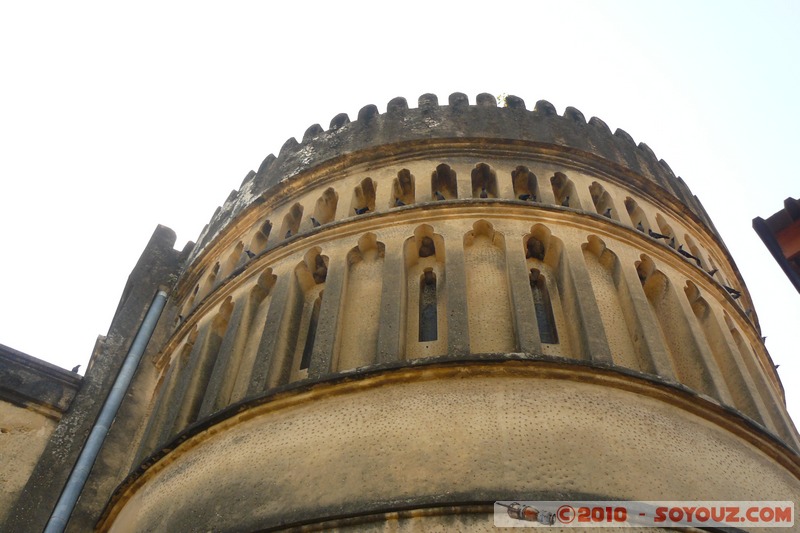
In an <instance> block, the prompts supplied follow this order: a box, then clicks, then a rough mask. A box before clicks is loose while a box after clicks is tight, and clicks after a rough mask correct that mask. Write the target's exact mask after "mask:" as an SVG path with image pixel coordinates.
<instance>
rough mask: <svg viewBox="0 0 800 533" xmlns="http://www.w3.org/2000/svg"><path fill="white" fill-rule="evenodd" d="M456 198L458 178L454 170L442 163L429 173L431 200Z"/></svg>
mask: <svg viewBox="0 0 800 533" xmlns="http://www.w3.org/2000/svg"><path fill="white" fill-rule="evenodd" d="M456 198H458V180H457V178H456V172H455V170H453V169H451V168H450V166H449V165H445V164H444V163H442V164H441V165H439V166H437V167H436V170H435V171H434V172H433V174H431V200H454V199H456Z"/></svg>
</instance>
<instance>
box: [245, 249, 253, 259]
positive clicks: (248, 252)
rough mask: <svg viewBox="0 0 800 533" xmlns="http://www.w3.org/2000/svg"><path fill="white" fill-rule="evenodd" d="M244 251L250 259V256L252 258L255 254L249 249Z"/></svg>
mask: <svg viewBox="0 0 800 533" xmlns="http://www.w3.org/2000/svg"><path fill="white" fill-rule="evenodd" d="M244 253H246V254H247V257H249V258H250V259H252V258H254V257H255V256H256V254H254V253H253V252H251V251H250V250H245V251H244Z"/></svg>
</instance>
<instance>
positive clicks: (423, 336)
mask: <svg viewBox="0 0 800 533" xmlns="http://www.w3.org/2000/svg"><path fill="white" fill-rule="evenodd" d="M436 303H437V302H436V273H435V272H434V271H433V269H430V268H426V269H425V271H424V272H423V273H422V277H421V278H420V287H419V342H429V341H435V340H436V339H437V338H439V331H438V314H437V309H436Z"/></svg>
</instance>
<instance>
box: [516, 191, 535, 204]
mask: <svg viewBox="0 0 800 533" xmlns="http://www.w3.org/2000/svg"><path fill="white" fill-rule="evenodd" d="M517 198H519V199H520V200H522V201H523V202H535V201H536V195H535V194H530V193H527V194H520V195H519V196H517Z"/></svg>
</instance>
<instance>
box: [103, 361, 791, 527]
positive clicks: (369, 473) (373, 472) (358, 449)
mask: <svg viewBox="0 0 800 533" xmlns="http://www.w3.org/2000/svg"><path fill="white" fill-rule="evenodd" d="M754 437H755V438H754ZM798 473H800V469H798V465H797V464H796V462H794V461H793V458H792V454H791V453H790V452H789V451H788V450H787V449H785V448H781V447H779V446H774V444H772V443H770V442H769V439H763V438H760V437H757V436H755V435H754V434H753V433H751V432H750V431H749V428H747V425H746V424H742V423H741V421H736V420H734V419H731V418H730V417H729V415H728V413H726V412H725V411H724V410H722V409H719V408H717V407H715V406H714V404H713V403H712V402H707V401H704V400H702V399H700V398H696V397H695V398H693V397H691V395H687V394H685V393H676V392H675V391H671V390H668V389H665V388H663V387H660V386H659V385H658V384H657V383H654V382H649V381H646V380H641V379H638V378H634V377H632V376H626V375H620V374H618V373H615V372H611V371H608V370H602V369H599V368H595V367H592V366H591V365H570V364H563V363H559V362H553V361H550V362H542V361H540V362H535V361H530V360H527V361H526V360H517V361H511V360H506V361H503V360H501V359H495V360H494V361H489V360H484V361H475V360H473V361H462V362H461V363H459V364H453V363H450V364H448V363H439V364H424V363H421V364H419V365H414V366H407V367H401V368H396V369H393V370H384V371H380V372H375V373H372V374H371V375H366V376H363V377H361V378H359V377H355V376H354V377H352V378H350V379H344V380H338V381H333V382H328V383H322V384H319V385H317V386H311V387H298V388H297V389H296V390H293V391H287V392H285V393H282V394H279V395H276V396H274V397H272V398H269V400H268V401H264V402H263V403H260V404H259V405H251V406H250V408H249V409H247V410H243V411H241V412H240V413H239V414H233V415H232V416H230V417H227V418H225V419H224V420H220V421H219V422H218V423H217V424H215V425H212V426H209V427H207V428H205V430H204V431H200V432H198V433H197V434H196V435H194V436H193V437H191V438H190V439H188V440H186V441H185V442H183V443H182V444H181V445H180V446H178V447H177V448H176V449H174V450H173V451H172V452H171V453H170V455H169V456H168V457H167V458H165V460H162V461H161V462H159V463H157V464H155V465H154V466H153V467H152V468H151V469H150V470H149V471H148V472H147V473H146V474H145V475H143V476H142V477H141V478H139V479H137V480H135V481H133V482H132V483H131V484H130V485H129V486H127V487H126V488H125V489H126V490H124V491H123V492H121V493H120V494H119V496H118V497H119V500H118V502H116V503H117V505H115V506H113V507H112V509H113V511H112V514H110V515H109V516H107V517H106V519H105V520H104V521H103V522H102V523H101V527H102V528H103V529H105V528H106V527H108V528H109V529H110V531H115V532H117V531H120V532H125V531H131V532H132V531H165V532H166V531H208V530H212V531H260V530H262V529H267V528H274V527H278V526H293V525H300V524H309V523H310V524H314V523H317V522H323V521H326V520H333V519H344V518H352V517H363V516H371V515H376V514H381V513H390V512H397V511H402V510H409V509H422V508H425V507H427V506H430V505H436V506H458V505H463V504H464V503H466V502H492V501H495V500H504V499H508V498H519V497H521V496H520V495H524V498H525V499H532V500H547V499H551V498H553V497H557V498H558V499H567V500H570V499H588V500H609V499H623V500H625V499H630V500H722V501H746V500H795V501H796V500H797V498H800V485H799V484H798V483H797V475H798ZM511 495H514V496H511ZM176 502H179V503H176ZM455 512H459V511H458V510H456V511H455ZM481 519H482V520H481V521H476V522H477V523H475V524H473V525H472V526H470V530H473V529H472V528H475V529H474V530H481V528H485V527H486V524H485V523H483V521H484V520H485V521H488V522H489V523H491V516H490V515H489V516H482V517H481ZM445 522H446V521H445ZM434 523H435V522H434Z"/></svg>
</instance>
